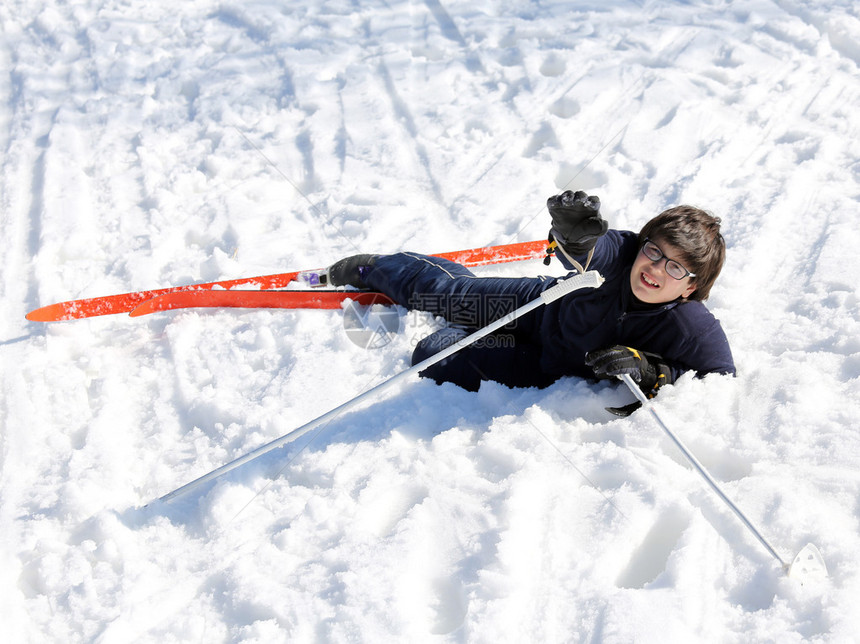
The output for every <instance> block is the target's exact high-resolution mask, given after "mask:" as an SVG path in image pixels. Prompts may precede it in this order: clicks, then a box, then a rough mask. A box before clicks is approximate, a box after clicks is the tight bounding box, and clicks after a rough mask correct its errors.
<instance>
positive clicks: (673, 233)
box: [639, 206, 726, 301]
mask: <svg viewBox="0 0 860 644" xmlns="http://www.w3.org/2000/svg"><path fill="white" fill-rule="evenodd" d="M646 238H650V239H654V240H657V239H659V240H660V241H663V242H666V243H668V244H671V245H672V246H674V247H675V248H677V249H678V250H679V251H680V252H681V253H682V255H683V257H680V258H678V261H683V263H684V267H685V268H686V269H687V270H688V271H690V272H692V273H695V274H696V276H695V277H693V278H692V280H693V282H694V283H695V285H696V290H695V291H693V292H692V293H691V294H690V296H689V297H688V298H687V299H689V300H699V301H703V300H707V299H708V295H710V293H711V287H712V286H713V285H714V282H715V281H716V280H717V276H718V275H719V274H720V271H721V270H722V268H723V263H724V262H725V261H726V242H725V240H724V239H723V236H722V235H721V234H720V218H719V217H715V216H714V215H712V214H711V213H709V212H706V211H704V210H701V209H700V208H694V207H693V206H676V207H674V208H669V209H668V210H664V211H663V212H661V213H660V214H659V215H657V216H656V217H654V218H653V219H652V220H651V221H649V222H648V223H647V224H645V225H644V226H643V227H642V230H641V231H639V247H640V248H641V247H642V244H644V243H645V239H646Z"/></svg>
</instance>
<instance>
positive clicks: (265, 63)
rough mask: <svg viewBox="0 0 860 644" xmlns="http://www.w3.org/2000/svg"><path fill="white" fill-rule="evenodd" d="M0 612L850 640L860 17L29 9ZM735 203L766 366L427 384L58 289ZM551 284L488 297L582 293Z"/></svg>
mask: <svg viewBox="0 0 860 644" xmlns="http://www.w3.org/2000/svg"><path fill="white" fill-rule="evenodd" d="M0 26H2V35H0V69H2V75H0V148H2V151H3V153H2V157H0V164H2V179H0V181H2V183H0V199H2V205H0V218H2V219H0V221H2V226H0V230H2V235H0V295H2V304H3V306H2V312H0V395H2V399H0V405H2V407H0V413H2V415H0V459H2V460H0V557H2V559H0V614H2V624H3V626H2V629H3V639H4V640H5V641H8V642H40V643H41V642H47V641H52V642H64V643H68V642H91V641H94V642H201V641H202V642H222V641H223V642H280V641H290V642H347V641H349V642H356V641H358V642H436V641H438V642H631V641H635V642H648V641H655V642H657V641H659V642H696V641H703V642H711V641H717V642H777V641H778V642H799V641H818V642H845V641H852V640H853V638H855V637H856V636H857V634H858V633H860V618H858V615H860V613H858V611H857V603H858V600H860V525H858V519H860V436H858V421H857V418H858V416H860V324H858V310H860V303H858V294H860V287H858V280H857V259H856V258H857V252H858V248H860V229H858V223H857V222H858V219H857V214H858V201H860V161H858V159H860V112H858V106H860V77H859V76H858V65H860V45H858V42H860V9H858V5H857V3H856V2H853V1H852V0H831V1H829V2H823V1H812V2H808V1H805V0H803V1H801V0H739V1H737V2H729V1H722V0H713V1H710V2H702V3H687V2H680V3H674V2H666V1H660V0H656V1H650V0H644V1H624V0H599V1H597V0H595V1H593V2H568V1H562V0H540V1H533V2H531V1H526V0H504V1H502V0H495V1H490V0H423V1H418V0H411V1H405V0H363V1H362V2H357V1H354V0H353V1H352V2H348V1H347V0H315V1H313V2H299V1H297V0H256V1H255V0H251V1H244V0H242V1H240V0H185V1H183V2H157V1H154V2H145V1H143V0H125V1H123V0H82V1H80V2H63V1H60V0H5V1H4V2H3V4H2V6H0ZM567 188H570V189H583V190H586V191H588V192H589V194H596V195H599V196H600V197H601V200H602V202H603V214H604V216H605V217H606V218H607V219H608V220H609V221H610V222H611V224H612V225H613V226H614V227H616V228H622V229H632V230H638V228H639V227H641V226H642V224H644V223H645V221H647V220H648V219H649V218H650V217H652V216H653V215H655V214H657V213H658V212H660V211H661V210H663V209H664V208H667V207H669V206H673V205H677V204H679V203H691V204H694V205H698V206H701V207H704V208H706V209H709V210H711V211H712V212H714V213H715V214H716V215H718V216H720V217H722V219H723V232H724V235H725V238H726V242H727V245H728V261H727V264H726V267H725V270H724V273H723V275H722V277H721V278H720V280H719V281H718V282H717V285H716V287H715V289H714V290H713V292H712V297H711V299H710V301H709V306H710V308H711V310H712V311H714V313H715V314H716V315H717V317H719V318H720V320H721V321H722V324H723V326H724V328H725V330H726V333H727V335H728V336H729V338H730V341H731V344H732V349H733V352H734V355H735V358H736V362H737V366H738V377H737V378H730V377H723V376H711V377H708V378H705V379H702V380H696V379H693V378H691V377H686V376H685V377H684V378H682V379H681V381H680V382H679V383H678V384H677V385H676V386H674V387H671V388H669V389H667V390H665V391H664V392H663V393H661V395H660V396H659V398H658V399H657V401H656V409H657V410H658V413H659V414H660V416H661V418H663V419H664V421H665V422H666V423H667V425H668V426H670V427H671V428H672V429H673V430H674V431H675V432H676V433H677V434H678V435H679V437H681V439H682V440H683V441H684V442H685V443H686V444H687V445H688V447H689V448H690V450H691V451H692V452H693V453H694V454H695V455H696V456H697V457H698V459H699V460H700V461H701V462H702V464H703V465H704V467H705V468H706V469H707V470H708V471H709V472H710V473H711V475H712V476H713V477H714V479H715V480H716V481H717V482H718V483H719V484H720V486H721V487H722V488H723V489H724V490H725V492H726V494H727V495H728V496H729V497H730V498H731V499H732V500H733V501H734V502H736V503H737V505H738V506H739V507H740V508H741V509H742V510H743V512H744V513H745V514H746V515H747V516H748V517H749V519H750V520H751V521H752V523H753V524H754V525H755V526H756V528H757V529H758V530H759V531H760V532H761V534H762V535H763V536H764V537H765V538H766V539H767V540H768V541H769V542H770V543H771V544H773V547H774V548H775V550H776V551H777V553H779V557H780V558H782V559H784V560H785V561H786V562H790V561H791V560H792V558H793V557H794V555H795V554H796V553H797V552H798V551H799V550H800V549H801V548H802V547H803V546H804V545H805V544H807V543H810V542H811V543H814V544H815V545H816V546H818V548H819V549H820V551H821V553H822V555H823V557H824V560H825V562H826V564H827V567H828V569H829V576H828V577H827V578H826V579H822V580H818V581H813V582H808V583H806V584H803V585H801V584H800V583H798V582H797V581H796V580H795V579H793V578H791V577H788V576H787V575H786V574H785V571H784V570H783V569H782V567H781V565H780V563H779V561H778V560H777V558H775V557H773V556H772V555H771V554H770V553H768V551H767V550H766V549H765V548H764V547H763V546H762V544H761V543H759V541H757V540H756V538H755V536H754V535H753V534H752V532H751V531H750V530H748V529H747V528H746V527H744V526H743V525H742V524H741V523H740V522H739V521H738V519H737V518H736V517H735V515H734V514H732V513H731V511H730V510H729V509H728V507H727V506H726V505H725V504H724V503H723V502H722V501H720V500H719V499H718V498H717V497H716V496H715V495H714V494H712V493H711V491H710V490H709V489H708V488H707V487H706V486H705V484H704V482H703V480H702V479H701V478H700V477H699V476H698V475H697V474H696V472H695V471H694V470H693V469H692V467H691V466H690V465H689V464H688V463H687V462H686V461H685V460H684V459H683V457H682V456H681V453H680V452H679V451H678V449H677V448H676V447H675V446H674V445H673V444H672V443H671V442H670V441H669V439H668V438H667V437H666V436H665V434H664V433H663V432H662V431H661V430H660V429H659V428H658V426H657V425H656V424H655V422H654V420H653V418H652V417H651V416H650V414H649V413H648V412H647V411H641V412H639V413H636V414H634V415H633V416H631V417H630V418H627V419H619V418H616V417H613V416H611V415H609V414H608V413H607V412H606V411H605V409H604V408H605V407H606V406H612V405H619V404H626V403H629V402H630V401H631V400H632V396H631V395H630V393H629V392H628V391H627V390H625V389H624V388H623V387H621V386H619V385H616V384H612V383H606V382H604V383H599V384H596V383H594V382H585V381H579V380H576V379H566V380H563V381H560V382H558V383H556V384H555V385H554V386H552V387H549V388H548V389H545V390H536V389H525V390H511V389H508V388H505V387H503V386H500V385H497V384H493V383H488V384H486V385H484V386H483V387H482V388H481V390H480V391H479V392H477V393H468V392H465V391H463V390H460V389H457V388H456V387H454V386H451V385H444V386H437V385H435V384H433V383H432V382H428V381H420V380H412V381H409V382H405V383H403V384H402V385H398V386H397V387H395V388H394V390H393V391H390V392H389V393H388V394H387V395H384V396H381V397H379V398H378V399H374V400H372V401H368V402H366V403H364V404H362V405H361V406H360V407H359V408H356V409H354V410H351V411H348V412H345V413H343V414H341V415H339V416H338V417H337V418H336V419H335V420H334V421H333V422H330V423H328V424H327V425H326V426H325V427H324V428H323V430H322V431H320V432H313V433H311V434H309V435H307V436H306V437H305V438H303V439H302V440H300V441H299V442H297V443H294V444H291V445H289V446H287V447H284V448H281V449H278V450H275V451H273V452H270V453H269V454H267V455H266V456H264V457H262V458H260V459H258V460H255V461H253V462H251V463H249V464H247V465H245V466H243V467H241V468H239V469H237V470H235V471H234V472H232V473H230V474H228V475H227V476H225V477H224V478H222V479H220V480H218V481H217V482H215V483H211V484H208V485H205V486H202V487H200V488H198V489H196V490H194V491H192V492H191V493H189V494H187V495H185V496H183V497H180V498H179V499H177V500H176V501H174V502H172V503H163V502H158V501H156V502H153V501H154V500H155V499H158V498H159V497H160V496H162V495H164V494H166V493H168V492H170V491H171V490H173V489H175V488H177V487H179V486H181V485H183V484H185V483H187V482H188V481H190V480H192V479H195V478H196V477H198V476H201V475H202V474H204V473H206V472H207V471H209V470H211V469H213V468H215V467H218V466H219V465H222V464H223V463H226V462H228V461H230V460H232V459H234V458H236V457H238V456H240V455H242V454H244V453H246V452H248V451H250V450H252V449H254V448H256V447H258V446H260V445H263V444H265V443H267V442H269V441H271V440H274V439H276V438H277V437H279V436H281V435H283V434H286V433H287V432H289V431H291V430H292V429H293V428H295V427H298V426H300V425H302V424H303V423H305V422H307V421H309V420H311V419H313V418H315V417H317V416H319V415H320V414H322V413H323V412H326V411H328V410H329V409H331V408H333V407H335V406H337V405H339V404H340V403H342V402H344V401H346V400H348V399H350V398H352V397H353V396H355V395H357V394H359V393H360V392H362V391H364V390H366V389H367V388H368V387H370V386H372V385H374V384H376V383H379V382H381V381H382V380H384V379H385V378H388V377H390V376H392V375H393V374H396V373H398V372H399V371H401V370H403V369H405V368H406V367H407V366H408V364H409V356H410V354H411V349H412V346H413V345H414V343H415V342H416V341H417V340H418V339H420V338H421V337H423V335H425V334H426V333H429V332H430V331H432V330H433V329H434V328H437V327H438V324H439V321H438V320H434V319H432V318H430V317H429V316H426V315H423V314H416V313H408V312H406V311H405V310H402V309H401V310H399V312H398V316H399V323H400V327H401V331H400V332H399V333H398V334H396V335H395V336H394V337H393V338H392V341H391V342H389V343H388V344H385V345H384V346H381V347H378V348H373V349H368V348H365V347H362V346H359V345H358V344H356V343H355V342H353V341H352V340H351V339H350V335H348V334H347V333H346V332H345V331H344V316H343V315H342V314H341V313H340V312H338V311H277V310H275V311H272V310H213V309H205V310H204V309H200V310H193V309H189V310H184V311H179V312H173V313H161V314H155V315H152V316H149V317H143V318H135V319H132V318H129V317H127V316H125V315H116V316H107V317H101V318H94V319H89V320H79V321H73V322H62V323H48V324H45V323H37V322H28V321H27V320H26V319H25V318H24V315H25V314H26V313H27V312H28V311H30V310H32V309H35V308H37V307H39V306H43V305H46V304H50V303H53V302H57V301H62V300H69V299H74V298H81V297H92V296H97V295H105V294H110V293H119V292H126V291H132V290H138V289H148V288H155V287H160V286H170V285H176V284H187V283H194V282H202V281H210V280H216V279H227V278H233V277H243V276H253V275H261V274H270V273H277V272H282V271H286V270H294V269H307V268H315V267H319V266H325V265H327V264H328V263H330V262H332V261H334V260H336V259H339V258H340V257H343V256H345V255H349V254H353V253H356V252H380V253H385V252H395V251H398V250H401V249H408V250H414V251H420V252H430V253H432V252H438V251H446V250H455V249H460V248H471V247H476V246H483V245H487V244H499V243H507V242H513V241H523V240H528V239H540V238H542V237H544V236H545V235H546V232H547V230H548V226H549V218H548V215H547V213H546V210H545V207H544V203H545V200H546V198H547V197H548V196H550V195H553V194H557V193H558V192H560V191H562V190H563V189H567ZM560 270H561V269H560V267H558V265H557V264H556V265H553V266H550V267H549V268H547V267H544V266H543V265H542V264H541V263H540V262H539V261H531V262H524V263H519V264H511V265H506V266H501V267H495V268H486V269H480V272H481V274H488V275H489V274H494V275H539V274H560V272H559V271H560Z"/></svg>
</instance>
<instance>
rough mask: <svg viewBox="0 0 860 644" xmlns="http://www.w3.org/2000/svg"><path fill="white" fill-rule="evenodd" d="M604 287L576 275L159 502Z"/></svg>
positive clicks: (590, 276) (592, 277) (589, 275)
mask: <svg viewBox="0 0 860 644" xmlns="http://www.w3.org/2000/svg"><path fill="white" fill-rule="evenodd" d="M601 284H603V277H602V276H601V275H600V273H598V272H597V271H588V272H585V273H580V274H577V275H574V276H572V277H569V278H567V279H564V280H561V281H560V282H558V283H557V284H556V285H555V286H552V287H550V288H548V289H547V290H545V291H544V292H543V293H541V294H540V295H539V296H538V297H536V298H535V299H534V300H532V301H531V302H529V303H528V304H524V305H523V306H521V307H519V308H518V309H516V310H514V311H511V312H510V313H508V314H507V315H505V316H504V317H501V318H499V319H498V320H496V321H495V322H492V323H490V324H488V325H487V326H485V327H483V328H481V329H478V330H477V331H475V332H474V333H472V334H471V335H468V336H466V337H465V338H462V339H460V340H458V341H457V342H455V343H453V344H452V345H451V346H449V347H446V348H445V349H443V350H442V351H440V352H438V353H436V354H434V355H432V356H430V357H429V358H427V359H426V360H423V361H421V362H419V363H418V364H416V365H413V366H412V367H410V368H409V369H405V370H403V371H401V372H400V373H398V374H395V375H394V376H392V377H391V378H388V379H387V380H385V381H383V382H381V383H380V384H378V385H376V386H375V387H372V388H371V389H368V390H367V391H365V392H363V393H361V394H359V395H357V396H355V397H354V398H352V399H351V400H348V401H347V402H345V403H343V404H342V405H340V406H338V407H335V408H334V409H332V410H331V411H328V412H326V413H325V414H323V415H322V416H319V417H318V418H315V419H314V420H312V421H310V422H308V423H306V424H304V425H302V426H301V427H298V428H297V429H294V430H293V431H291V432H289V433H287V434H284V435H283V436H281V437H280V438H276V439H275V440H273V441H271V442H270V443H266V444H265V445H262V446H261V447H258V448H257V449H255V450H253V451H251V452H248V453H247V454H245V455H244V456H240V457H239V458H237V459H235V460H233V461H230V462H229V463H226V464H224V465H222V466H221V467H218V468H217V469H214V470H212V471H211V472H209V473H208V474H204V475H203V476H201V477H200V478H197V479H195V480H193V481H191V482H190V483H186V484H185V485H183V486H182V487H179V488H177V489H175V490H173V491H172V492H169V493H167V494H165V495H164V496H162V497H160V498H159V499H158V500H159V501H171V500H172V499H175V498H176V497H178V496H181V495H183V494H186V493H187V492H190V491H191V490H193V489H194V488H196V487H197V486H199V485H202V484H204V483H207V482H208V481H212V480H214V479H217V478H218V477H219V476H222V475H224V474H226V473H227V472H229V471H231V470H234V469H236V468H237V467H239V466H241V465H244V464H245V463H248V462H249V461H253V460H254V459H256V458H259V457H260V456H262V455H263V454H265V453H267V452H270V451H272V450H273V449H277V448H278V447H281V446H282V445H286V444H287V443H289V442H291V441H294V440H296V439H297V438H300V437H301V436H303V435H304V434H307V433H308V432H309V431H311V430H312V429H314V428H316V427H319V426H320V425H322V424H323V423H326V422H328V421H330V420H333V419H334V418H336V417H337V416H338V415H340V414H341V413H343V412H345V411H347V410H348V409H350V408H352V407H354V406H356V405H357V404H358V403H360V402H361V401H363V400H365V399H366V398H369V397H370V396H373V395H375V394H379V393H381V392H382V391H384V390H386V389H389V388H390V387H392V386H393V385H394V384H395V383H397V382H399V381H400V380H403V379H404V378H407V377H408V376H411V375H412V374H415V373H418V372H420V371H424V370H425V369H427V368H428V367H430V366H432V365H434V364H436V363H437V362H440V361H441V360H444V359H445V358H447V357H448V356H450V355H452V354H454V353H456V352H457V351H459V350H460V349H462V348H463V347H466V346H468V345H470V344H472V343H474V342H477V341H478V340H480V339H481V338H483V337H484V336H486V335H489V334H490V333H492V332H494V331H496V330H498V329H500V328H502V327H503V326H505V325H506V324H510V323H511V322H513V321H514V320H516V319H517V318H518V317H521V316H523V315H525V314H526V313H529V312H530V311H533V310H534V309H536V308H538V307H541V306H544V305H545V304H549V303H550V302H553V301H555V300H557V299H558V298H560V297H563V296H565V295H567V294H568V293H572V292H573V291H577V290H579V289H583V288H598V287H599V286H600V285H601Z"/></svg>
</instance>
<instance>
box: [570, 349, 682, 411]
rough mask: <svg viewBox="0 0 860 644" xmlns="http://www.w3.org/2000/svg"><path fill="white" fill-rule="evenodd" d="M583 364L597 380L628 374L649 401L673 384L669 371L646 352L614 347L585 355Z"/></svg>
mask: <svg viewBox="0 0 860 644" xmlns="http://www.w3.org/2000/svg"><path fill="white" fill-rule="evenodd" d="M585 364H587V365H588V366H589V367H591V368H592V369H593V370H594V375H595V376H597V377H598V378H612V377H615V376H620V375H622V374H628V375H629V376H630V377H631V378H633V380H635V381H636V384H638V385H639V388H640V389H641V390H642V391H643V392H644V393H645V395H646V396H648V397H649V398H653V397H654V396H656V395H657V390H658V389H659V388H660V387H662V386H663V385H671V384H672V382H674V378H673V377H672V370H671V369H670V368H669V366H668V365H667V364H666V363H665V362H664V360H663V358H661V357H660V356H658V355H657V354H656V353H645V352H643V351H638V350H636V349H631V348H630V347H625V346H622V345H620V344H616V345H615V346H614V347H609V348H608V349H598V350H597V351H589V352H588V353H586V354H585Z"/></svg>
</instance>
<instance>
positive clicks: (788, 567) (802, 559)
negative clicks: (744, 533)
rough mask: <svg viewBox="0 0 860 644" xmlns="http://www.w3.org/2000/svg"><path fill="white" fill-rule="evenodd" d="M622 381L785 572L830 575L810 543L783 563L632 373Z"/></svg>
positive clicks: (793, 574)
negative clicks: (671, 427) (665, 421)
mask: <svg viewBox="0 0 860 644" xmlns="http://www.w3.org/2000/svg"><path fill="white" fill-rule="evenodd" d="M619 378H621V380H623V381H624V384H625V385H627V388H628V389H630V391H631V392H633V395H634V396H636V398H638V399H639V401H640V402H641V403H642V405H643V407H644V408H646V409H647V410H648V411H649V412H651V416H652V417H653V418H654V420H655V421H656V422H657V424H658V425H659V426H660V428H661V429H662V430H663V431H664V432H665V433H666V435H667V436H668V437H669V438H670V439H671V440H672V442H673V443H674V444H675V446H676V447H677V448H678V449H679V450H681V453H682V454H683V455H684V458H686V459H687V461H688V462H689V463H690V465H692V466H693V468H694V469H695V470H696V471H697V472H698V473H699V474H700V475H701V477H702V478H703V479H705V482H706V483H707V484H708V485H709V486H710V488H711V490H713V492H714V493H715V494H716V495H717V496H718V497H720V499H722V501H723V502H724V503H725V504H726V505H727V506H729V508H730V509H731V510H732V512H734V513H735V515H736V516H737V517H738V519H740V520H741V523H743V524H744V525H745V526H746V527H747V529H749V531H750V532H752V533H753V535H755V538H756V539H758V540H759V542H760V543H761V544H762V545H763V546H764V547H765V550H767V551H768V552H769V553H770V554H771V555H772V556H773V557H774V558H775V559H776V560H777V561H778V562H779V564H780V566H782V569H783V570H784V571H785V572H786V573H787V574H788V575H790V576H794V577H801V575H802V579H805V578H811V577H813V576H821V573H823V574H824V576H826V575H827V569H826V567H825V565H824V559H823V558H822V557H821V553H820V552H819V551H818V548H816V547H815V546H814V545H813V544H811V543H809V544H807V545H806V546H805V547H804V548H803V549H802V550H801V551H800V552H799V553H798V555H797V556H796V557H795V558H794V560H793V561H792V563H787V562H786V561H785V560H783V558H782V557H780V556H779V553H778V552H777V551H776V550H775V549H774V547H773V546H772V545H770V543H769V542H768V540H767V539H765V538H764V536H762V534H761V532H759V531H758V529H757V528H756V527H755V526H754V525H753V523H752V521H750V520H749V519H748V518H747V516H746V515H745V514H744V513H743V512H741V510H740V508H739V507H738V506H737V505H735V504H734V503H733V502H732V500H731V499H730V498H729V497H728V496H727V495H726V493H725V492H723V490H722V488H721V487H720V486H719V485H718V484H717V482H716V481H715V480H714V478H713V477H712V476H711V475H710V473H709V472H708V470H706V469H705V466H704V465H702V464H701V463H700V462H699V459H697V458H696V457H695V456H694V455H693V453H692V452H691V451H690V450H689V449H687V446H686V445H684V443H683V442H682V441H681V439H680V438H678V436H677V435H676V434H675V433H674V432H673V431H672V430H671V429H669V426H668V425H666V423H664V422H663V419H662V418H660V414H658V413H657V410H656V409H654V405H652V404H651V401H650V400H649V399H648V397H647V396H646V395H645V394H644V393H643V392H642V390H641V389H639V386H638V385H637V384H636V383H635V382H634V381H633V378H631V377H630V375H629V374H626V373H625V374H622V375H620V376H619Z"/></svg>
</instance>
